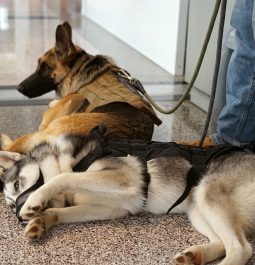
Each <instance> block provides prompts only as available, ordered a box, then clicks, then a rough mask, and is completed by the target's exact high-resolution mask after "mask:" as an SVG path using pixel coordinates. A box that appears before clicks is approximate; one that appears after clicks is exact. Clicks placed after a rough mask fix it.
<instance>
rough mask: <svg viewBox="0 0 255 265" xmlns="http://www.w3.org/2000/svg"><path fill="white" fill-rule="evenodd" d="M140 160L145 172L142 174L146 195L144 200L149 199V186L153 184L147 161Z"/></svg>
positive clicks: (144, 193)
mask: <svg viewBox="0 0 255 265" xmlns="http://www.w3.org/2000/svg"><path fill="white" fill-rule="evenodd" d="M138 159H139V161H140V162H141V163H142V167H143V172H142V174H143V195H144V198H145V199H147V197H148V189H149V184H150V182H151V175H150V173H149V172H148V167H147V161H146V159H144V158H138Z"/></svg>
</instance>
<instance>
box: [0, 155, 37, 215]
mask: <svg viewBox="0 0 255 265" xmlns="http://www.w3.org/2000/svg"><path fill="white" fill-rule="evenodd" d="M0 168H1V169H2V173H0V174H1V179H2V180H3V182H4V195H5V200H6V203H7V204H8V205H10V206H11V208H12V210H13V211H14V212H15V211H16V206H15V202H16V199H17V197H18V196H19V195H20V194H21V193H22V192H24V191H25V190H27V189H28V188H29V187H31V186H32V185H33V184H34V183H36V181H37V180H38V178H39V175H40V169H39V165H38V163H37V161H36V160H35V159H34V158H32V157H30V156H21V155H20V154H18V153H13V152H7V151H0Z"/></svg>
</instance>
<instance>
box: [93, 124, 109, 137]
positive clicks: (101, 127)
mask: <svg viewBox="0 0 255 265" xmlns="http://www.w3.org/2000/svg"><path fill="white" fill-rule="evenodd" d="M106 129H107V128H106V126H105V125H104V124H99V125H97V126H96V127H94V128H93V129H92V130H91V131H90V134H94V135H98V136H104V134H105V132H106Z"/></svg>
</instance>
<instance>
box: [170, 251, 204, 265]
mask: <svg viewBox="0 0 255 265" xmlns="http://www.w3.org/2000/svg"><path fill="white" fill-rule="evenodd" d="M173 264H175V265H202V264H203V262H202V257H201V254H200V253H193V252H191V251H188V252H185V253H178V254H176V255H175V256H174V258H173Z"/></svg>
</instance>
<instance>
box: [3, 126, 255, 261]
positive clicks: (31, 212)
mask: <svg viewBox="0 0 255 265" xmlns="http://www.w3.org/2000/svg"><path fill="white" fill-rule="evenodd" d="M104 131H105V129H104V127H103V126H98V127H96V128H95V129H93V130H92V132H91V133H90V134H89V135H88V136H86V137H85V136H84V137H83V136H71V135H66V136H61V137H57V138H52V139H51V140H49V141H48V142H47V143H44V144H41V145H39V146H37V147H36V148H35V149H34V150H33V151H32V152H31V153H30V154H29V155H26V156H20V155H19V154H16V153H10V152H5V151H1V152H0V165H1V167H2V168H4V173H3V175H2V176H3V178H4V182H5V184H4V194H5V198H6V202H7V203H8V204H9V205H11V206H13V207H15V202H16V199H17V198H18V196H19V195H21V194H22V193H23V192H24V191H26V190H27V189H28V188H30V187H31V186H32V185H34V183H35V182H36V181H37V180H38V178H39V175H40V174H42V175H43V178H44V184H43V185H42V186H41V187H39V188H38V189H37V190H36V191H34V192H32V193H31V194H30V195H29V197H28V199H27V200H26V201H25V203H24V205H23V206H22V208H21V210H20V212H19V215H20V216H21V218H22V219H23V220H29V222H28V224H27V226H26V228H25V236H26V237H27V238H29V239H39V238H41V236H42V235H43V234H44V233H45V232H46V231H47V230H48V229H49V228H50V227H51V226H53V225H57V224H63V223H73V222H86V221H94V220H106V219H114V218H119V217H124V216H127V215H128V214H136V213H139V212H141V211H148V212H151V213H154V214H164V213H166V212H167V210H168V209H169V207H170V206H171V205H172V204H173V203H174V202H175V201H176V200H177V199H178V198H179V197H180V195H181V194H182V193H183V190H184V189H185V187H186V175H187V172H188V171H189V170H190V168H191V167H192V165H191V164H190V163H189V162H188V161H187V160H186V159H185V158H184V157H182V156H178V155H172V156H167V155H164V153H163V155H161V156H155V157H154V158H152V159H149V160H148V161H147V162H144V160H143V159H141V158H140V157H138V156H136V155H134V154H132V152H129V153H131V155H128V156H122V155H119V156H118V155H117V156H116V155H114V156H113V155H111V154H110V153H108V152H106V153H105V154H106V155H102V154H103V153H104V151H102V143H104V141H103V139H104V137H103V134H104ZM103 145H104V144H103ZM156 146H157V145H156ZM166 146H167V145H166ZM95 150H101V151H100V152H101V153H100V155H99V156H97V155H96V157H97V159H95V160H93V159H92V160H90V159H87V160H88V161H90V162H88V161H87V162H88V166H87V169H86V170H84V171H81V172H73V169H74V168H75V167H76V166H77V164H79V163H80V162H81V161H82V160H83V159H84V157H93V155H95V153H96V152H95ZM146 168H147V171H146V170H145V169H146ZM78 171H79V170H78ZM40 172H41V173H40ZM145 172H147V173H148V174H147V175H149V176H150V180H149V181H147V183H146V180H145V177H144V176H145V175H146V174H145ZM254 209H255V156H254V155H253V154H251V153H246V152H231V153H230V154H224V155H222V156H220V157H218V158H216V159H213V160H212V161H211V162H209V164H208V167H207V171H206V173H205V174H203V176H202V178H201V180H200V181H199V183H198V185H196V186H195V187H193V188H192V189H191V192H190V194H189V195H188V197H187V198H186V199H185V200H184V201H183V202H182V203H180V204H179V205H178V206H176V207H175V208H174V209H173V211H172V213H186V214H187V215H188V217H189V219H190V221H191V223H192V224H193V226H194V227H195V228H196V229H197V230H198V231H199V232H201V233H202V234H204V235H205V236H207V237H208V238H209V240H210V243H208V244H203V245H197V246H192V247H189V248H188V249H186V250H184V251H183V252H180V253H178V254H177V255H175V257H174V258H173V264H179V265H188V264H196V265H202V264H207V263H210V262H212V261H214V260H216V259H218V258H220V257H223V256H225V258H224V259H223V260H222V261H221V262H220V263H219V264H220V265H244V264H246V263H247V261H248V260H249V258H250V257H251V255H252V247H251V245H250V243H249V242H248V241H247V239H246V232H250V231H254V228H255V227H254V226H255V223H254V222H255V211H254Z"/></svg>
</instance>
